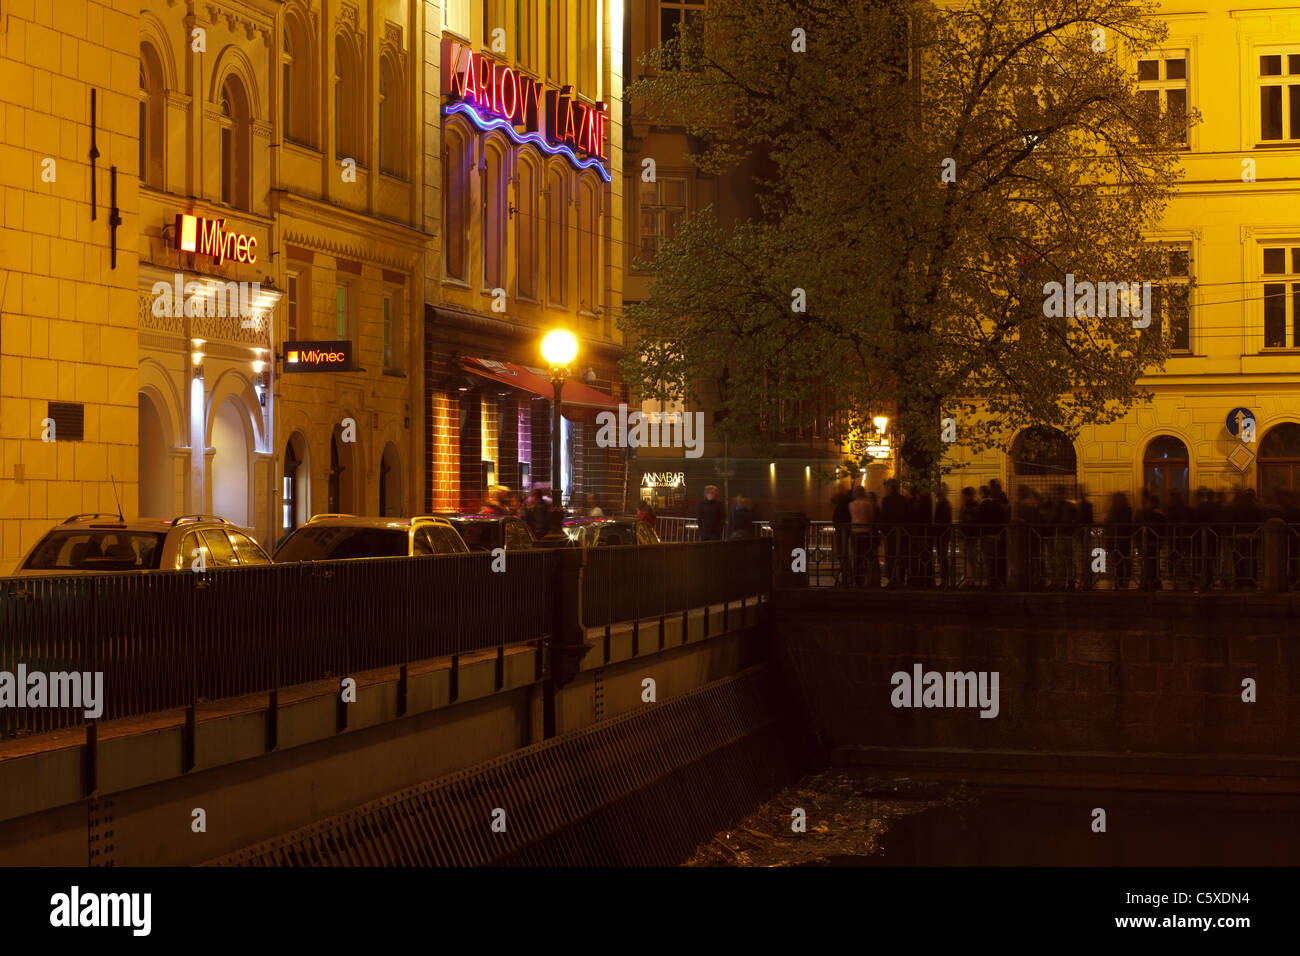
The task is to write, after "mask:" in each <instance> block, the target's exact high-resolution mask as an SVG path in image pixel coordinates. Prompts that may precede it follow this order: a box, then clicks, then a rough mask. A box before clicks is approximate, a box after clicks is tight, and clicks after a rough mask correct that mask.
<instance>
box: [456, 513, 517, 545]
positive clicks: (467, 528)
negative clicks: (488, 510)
mask: <svg viewBox="0 0 1300 956" xmlns="http://www.w3.org/2000/svg"><path fill="white" fill-rule="evenodd" d="M451 523H452V524H453V525H454V526H455V527H456V530H457V531H459V532H460V536H461V537H462V538H464V539H465V544H466V545H467V546H468V547H469V549H470V550H471V551H491V550H492V549H493V548H505V549H506V550H507V551H527V550H531V549H533V548H536V547H537V542H536V541H535V540H534V539H533V533H532V532H531V531H530V530H528V525H527V524H526V523H524V521H522V520H521V519H519V518H516V517H515V516H514V515H493V514H475V515H457V516H456V517H454V518H452V519H451Z"/></svg>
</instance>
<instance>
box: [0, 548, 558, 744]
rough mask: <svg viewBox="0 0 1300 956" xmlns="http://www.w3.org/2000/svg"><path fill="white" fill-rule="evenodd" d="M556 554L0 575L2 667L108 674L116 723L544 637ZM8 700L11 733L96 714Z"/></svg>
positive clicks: (2, 719) (3, 730) (0, 713)
mask: <svg viewBox="0 0 1300 956" xmlns="http://www.w3.org/2000/svg"><path fill="white" fill-rule="evenodd" d="M555 560H556V556H555V553H554V552H553V551H546V550H538V551H533V552H519V553H515V552H511V553H510V556H509V561H510V566H509V567H510V572H511V573H505V574H502V573H494V572H493V571H492V555H490V554H486V553H483V554H462V555H439V556H429V557H416V558H391V559H390V558H383V559H371V560H361V561H326V562H310V563H306V564H283V565H266V566H254V567H244V568H228V569H214V570H209V571H207V572H204V573H195V572H191V571H159V572H149V573H145V574H140V573H135V574H102V575H100V574H95V575H90V574H87V575H76V576H65V577H23V578H4V579H0V671H7V672H9V673H10V674H15V675H16V673H17V671H18V668H19V665H20V664H21V665H23V667H24V668H25V670H26V672H27V673H29V674H31V673H34V672H41V673H45V674H49V673H53V672H59V673H75V672H83V673H91V674H94V673H96V672H100V673H102V674H103V687H104V692H103V701H102V706H103V713H102V714H101V715H100V717H99V719H101V720H111V719H116V718H121V717H131V716H137V715H141V714H148V713H153V712H156V711H163V710H171V709H174V708H179V707H189V706H193V705H195V704H198V703H203V702H207V701H213V700H219V699H222V698H229V697H238V696H241V695H244V694H252V693H259V692H266V691H270V690H275V689H279V688H282V687H287V686H291V685H294V684H302V683H307V682H311V681H316V680H322V679H326V678H331V677H337V678H342V677H344V676H348V675H353V674H357V673H359V672H362V671H366V670H372V669H376V668H383V667H393V666H400V665H403V664H407V663H410V662H414V661H419V660H424V659H429V658H435V657H444V656H447V655H458V654H462V653H466V652H469V651H479V650H484V649H488V648H498V649H501V648H504V647H505V646H507V645H510V644H517V643H520V642H524V641H530V640H535V639H539V638H543V637H546V636H547V635H549V634H550V632H551V629H552V622H553V606H552V600H553V594H554V585H553V582H554V579H555V574H554V562H555ZM84 709H85V708H80V707H79V708H72V707H61V708H57V707H50V706H43V707H3V708H0V736H11V735H13V734H15V733H24V732H43V731H48V730H56V729H59V728H63V727H71V726H76V725H78V724H81V723H84V722H85V717H84V714H83V711H84Z"/></svg>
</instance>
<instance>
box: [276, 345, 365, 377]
mask: <svg viewBox="0 0 1300 956" xmlns="http://www.w3.org/2000/svg"><path fill="white" fill-rule="evenodd" d="M284 370H285V371H286V372H350V371H352V343H351V341H348V340H343V341H340V342H329V341H326V342H285V343H284Z"/></svg>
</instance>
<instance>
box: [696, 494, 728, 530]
mask: <svg viewBox="0 0 1300 956" xmlns="http://www.w3.org/2000/svg"><path fill="white" fill-rule="evenodd" d="M695 519H696V523H697V524H698V526H699V535H700V540H701V541H721V540H722V531H723V528H724V527H725V525H726V523H727V509H726V508H725V507H724V506H723V504H722V502H721V501H719V500H718V486H717V485H705V486H704V500H703V501H701V502H700V507H699V509H698V510H697V511H696V512H695Z"/></svg>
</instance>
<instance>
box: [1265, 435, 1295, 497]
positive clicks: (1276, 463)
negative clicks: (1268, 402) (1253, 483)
mask: <svg viewBox="0 0 1300 956" xmlns="http://www.w3.org/2000/svg"><path fill="white" fill-rule="evenodd" d="M1296 491H1300V425H1297V424H1295V423H1294V422H1285V423H1283V424H1281V425H1274V426H1273V427H1272V428H1270V429H1269V430H1268V431H1267V432H1266V433H1265V435H1264V437H1263V439H1262V440H1261V441H1260V443H1259V496H1260V497H1261V498H1263V499H1265V500H1270V501H1275V500H1278V499H1279V498H1281V497H1283V496H1284V495H1290V494H1292V493H1294V492H1296Z"/></svg>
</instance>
